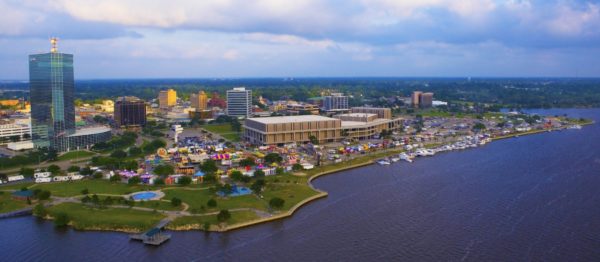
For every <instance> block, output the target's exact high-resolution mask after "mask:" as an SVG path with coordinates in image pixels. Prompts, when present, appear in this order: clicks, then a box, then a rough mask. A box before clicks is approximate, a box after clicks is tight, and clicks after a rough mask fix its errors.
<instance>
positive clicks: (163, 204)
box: [135, 201, 183, 211]
mask: <svg viewBox="0 0 600 262" xmlns="http://www.w3.org/2000/svg"><path fill="white" fill-rule="evenodd" d="M135 206H136V207H146V208H152V209H156V210H167V211H181V210H183V205H181V206H178V207H176V206H173V205H171V201H140V202H135Z"/></svg>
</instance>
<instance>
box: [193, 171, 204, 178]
mask: <svg viewBox="0 0 600 262" xmlns="http://www.w3.org/2000/svg"><path fill="white" fill-rule="evenodd" d="M203 176H204V173H203V172H202V171H198V172H196V174H194V177H203Z"/></svg>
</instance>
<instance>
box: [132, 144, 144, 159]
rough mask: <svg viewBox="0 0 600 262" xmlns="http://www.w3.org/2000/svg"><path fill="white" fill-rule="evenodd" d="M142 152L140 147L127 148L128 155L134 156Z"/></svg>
mask: <svg viewBox="0 0 600 262" xmlns="http://www.w3.org/2000/svg"><path fill="white" fill-rule="evenodd" d="M141 154H142V149H141V148H139V147H135V146H132V147H130V148H129V156H132V157H135V156H139V155H141Z"/></svg>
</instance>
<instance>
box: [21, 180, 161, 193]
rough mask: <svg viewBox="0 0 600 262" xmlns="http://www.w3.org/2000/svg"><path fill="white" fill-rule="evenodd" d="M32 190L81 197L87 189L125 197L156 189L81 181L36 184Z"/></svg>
mask: <svg viewBox="0 0 600 262" xmlns="http://www.w3.org/2000/svg"><path fill="white" fill-rule="evenodd" d="M30 188H31V189H42V190H49V191H50V193H52V195H53V196H60V197H69V196H77V195H81V191H82V190H84V189H87V190H88V191H89V194H90V195H91V194H112V195H125V194H129V193H133V192H137V191H143V190H147V189H149V190H153V189H155V187H151V186H142V185H133V186H130V185H127V184H123V183H111V182H110V181H108V180H81V181H69V182H60V183H48V184H36V185H33V186H31V187H30Z"/></svg>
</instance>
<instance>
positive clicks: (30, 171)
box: [19, 167, 35, 177]
mask: <svg viewBox="0 0 600 262" xmlns="http://www.w3.org/2000/svg"><path fill="white" fill-rule="evenodd" d="M34 173H35V171H34V170H33V168H28V167H22V168H21V171H20V172H19V174H21V175H22V176H24V177H33V174H34Z"/></svg>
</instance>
